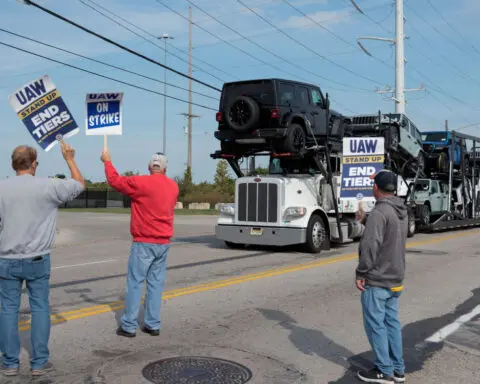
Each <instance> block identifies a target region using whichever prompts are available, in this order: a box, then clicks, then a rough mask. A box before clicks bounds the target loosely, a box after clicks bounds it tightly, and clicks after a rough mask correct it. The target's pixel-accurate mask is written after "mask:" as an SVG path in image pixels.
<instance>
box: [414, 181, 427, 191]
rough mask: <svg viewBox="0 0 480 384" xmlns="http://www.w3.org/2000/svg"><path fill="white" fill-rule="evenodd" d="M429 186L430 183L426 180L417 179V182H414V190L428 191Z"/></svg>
mask: <svg viewBox="0 0 480 384" xmlns="http://www.w3.org/2000/svg"><path fill="white" fill-rule="evenodd" d="M429 187H430V184H429V182H428V180H425V181H417V183H416V184H415V191H418V192H426V191H428V189H429Z"/></svg>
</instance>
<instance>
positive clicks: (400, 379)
mask: <svg viewBox="0 0 480 384" xmlns="http://www.w3.org/2000/svg"><path fill="white" fill-rule="evenodd" d="M393 381H395V383H405V375H400V374H399V373H397V372H394V374H393Z"/></svg>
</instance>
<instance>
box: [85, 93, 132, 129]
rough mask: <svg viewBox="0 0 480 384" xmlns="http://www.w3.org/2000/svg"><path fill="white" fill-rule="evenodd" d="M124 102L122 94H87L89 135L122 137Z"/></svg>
mask: <svg viewBox="0 0 480 384" xmlns="http://www.w3.org/2000/svg"><path fill="white" fill-rule="evenodd" d="M122 100H123V93H122V92H119V93H89V94H87V99H86V108H87V118H86V122H85V125H86V133H87V135H104V136H105V135H121V134H122V125H123V124H122Z"/></svg>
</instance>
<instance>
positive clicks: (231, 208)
mask: <svg viewBox="0 0 480 384" xmlns="http://www.w3.org/2000/svg"><path fill="white" fill-rule="evenodd" d="M220 213H221V214H222V215H225V216H235V204H222V205H221V206H220Z"/></svg>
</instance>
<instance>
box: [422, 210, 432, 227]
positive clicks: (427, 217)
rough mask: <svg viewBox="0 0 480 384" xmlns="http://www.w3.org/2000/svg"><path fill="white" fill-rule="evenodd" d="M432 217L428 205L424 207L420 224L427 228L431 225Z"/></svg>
mask: <svg viewBox="0 0 480 384" xmlns="http://www.w3.org/2000/svg"><path fill="white" fill-rule="evenodd" d="M430 215H431V211H430V207H429V206H428V205H423V206H422V211H421V213H420V222H421V223H422V225H424V226H425V227H427V226H429V225H430Z"/></svg>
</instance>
